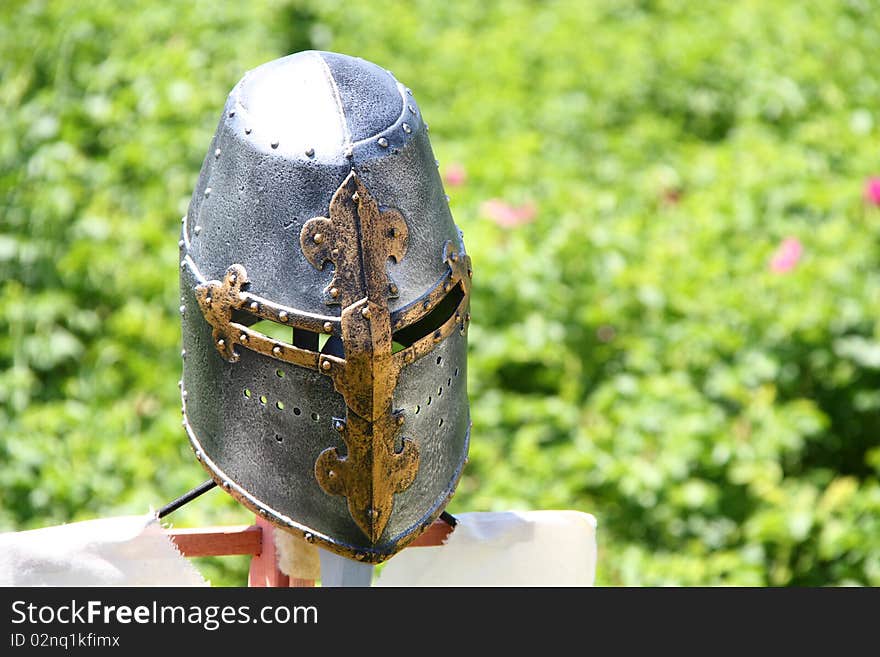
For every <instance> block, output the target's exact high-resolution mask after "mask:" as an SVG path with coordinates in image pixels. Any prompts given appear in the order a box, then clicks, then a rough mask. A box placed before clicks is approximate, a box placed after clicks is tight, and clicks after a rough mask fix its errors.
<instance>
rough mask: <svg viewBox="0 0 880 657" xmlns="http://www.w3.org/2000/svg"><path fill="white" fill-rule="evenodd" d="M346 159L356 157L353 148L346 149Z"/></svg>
mask: <svg viewBox="0 0 880 657" xmlns="http://www.w3.org/2000/svg"><path fill="white" fill-rule="evenodd" d="M345 157H346V159H349V160H350V159H351V158H353V157H354V151H353V150H352V149H351V148H346V149H345Z"/></svg>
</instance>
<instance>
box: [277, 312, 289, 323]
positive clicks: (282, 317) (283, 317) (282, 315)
mask: <svg viewBox="0 0 880 657" xmlns="http://www.w3.org/2000/svg"><path fill="white" fill-rule="evenodd" d="M278 319H280V320H281V321H282V322H286V321H287V311H286V310H282V311H281V312H280V313H278Z"/></svg>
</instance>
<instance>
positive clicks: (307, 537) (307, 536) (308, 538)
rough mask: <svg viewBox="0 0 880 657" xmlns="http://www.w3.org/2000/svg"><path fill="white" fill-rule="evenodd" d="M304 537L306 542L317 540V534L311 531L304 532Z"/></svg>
mask: <svg viewBox="0 0 880 657" xmlns="http://www.w3.org/2000/svg"><path fill="white" fill-rule="evenodd" d="M303 538H304V539H305V540H306V543H314V542H315V535H314V534H312V533H311V532H306V533H305V534H303Z"/></svg>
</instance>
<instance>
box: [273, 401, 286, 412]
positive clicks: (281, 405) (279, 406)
mask: <svg viewBox="0 0 880 657" xmlns="http://www.w3.org/2000/svg"><path fill="white" fill-rule="evenodd" d="M275 408H277V409H278V410H279V411H283V410H284V402H283V401H277V402H275Z"/></svg>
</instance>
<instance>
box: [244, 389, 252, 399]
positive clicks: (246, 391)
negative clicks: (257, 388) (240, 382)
mask: <svg viewBox="0 0 880 657" xmlns="http://www.w3.org/2000/svg"><path fill="white" fill-rule="evenodd" d="M244 396H245V397H247V398H248V399H250V398H251V391H250V388H245V389H244Z"/></svg>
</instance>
